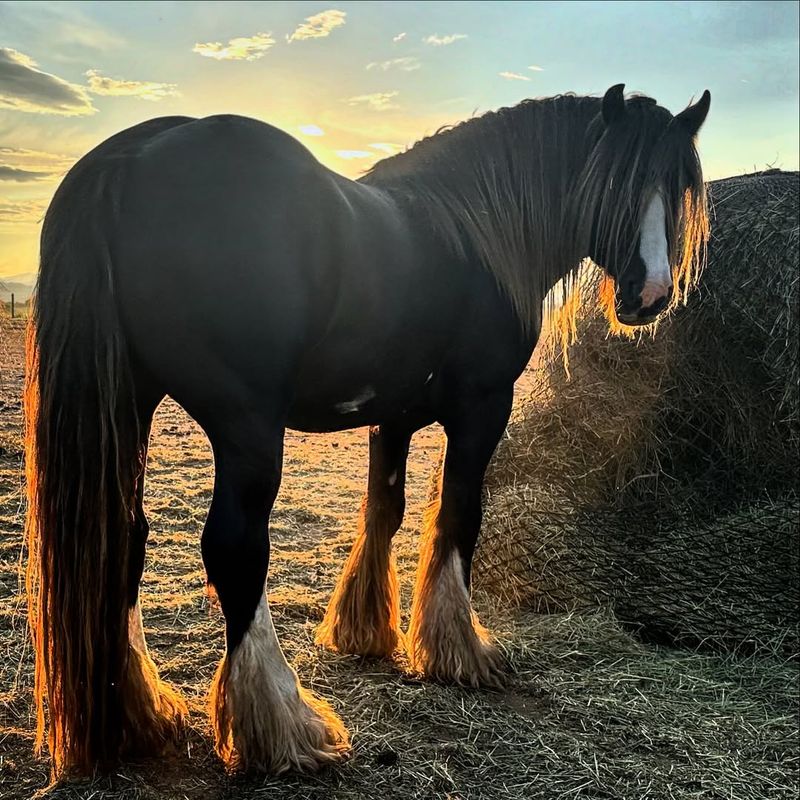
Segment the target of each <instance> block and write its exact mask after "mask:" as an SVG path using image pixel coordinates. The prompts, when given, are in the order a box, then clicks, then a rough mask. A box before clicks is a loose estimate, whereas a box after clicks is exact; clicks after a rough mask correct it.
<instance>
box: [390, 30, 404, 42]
mask: <svg viewBox="0 0 800 800" xmlns="http://www.w3.org/2000/svg"><path fill="white" fill-rule="evenodd" d="M405 38H406V33H405V31H403V33H398V34H397V36H393V37H392V41H393V42H402V41H403V39H405Z"/></svg>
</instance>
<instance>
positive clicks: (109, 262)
mask: <svg viewBox="0 0 800 800" xmlns="http://www.w3.org/2000/svg"><path fill="white" fill-rule="evenodd" d="M709 101H710V97H709V94H708V92H705V93H704V94H703V96H702V98H701V99H700V100H699V101H698V102H697V103H696V104H694V105H690V106H689V107H688V108H686V109H685V110H684V111H682V112H681V113H680V114H678V115H677V116H674V117H673V116H672V114H670V112H669V111H667V110H666V109H664V108H662V107H660V106H658V105H657V104H656V102H655V101H654V100H652V99H650V98H648V97H642V96H631V97H629V98H627V99H626V98H625V97H624V95H623V86H622V85H617V86H613V87H612V88H611V89H609V90H608V92H606V94H605V96H604V97H603V98H595V97H575V96H571V95H565V96H559V97H552V98H547V99H539V100H527V101H524V102H522V103H520V104H519V105H517V106H515V107H513V108H504V109H501V110H500V111H497V112H494V113H487V114H485V115H484V116H482V117H480V118H476V119H471V120H469V121H467V122H464V123H462V124H459V125H456V126H455V127H453V128H450V129H448V130H444V131H441V132H439V133H437V134H436V135H434V136H431V137H430V138H427V139H425V140H423V141H421V142H420V143H418V144H417V145H415V146H414V147H412V148H411V149H410V150H409V151H408V152H406V153H402V154H400V155H396V156H393V157H391V158H387V159H385V160H384V161H381V162H380V163H378V164H377V165H376V166H375V167H374V168H373V169H372V170H371V171H370V172H369V174H367V175H366V176H365V177H364V178H362V179H361V180H359V181H352V180H348V179H347V178H343V177H342V176H340V175H337V174H336V173H334V172H331V171H330V170H328V169H326V168H325V167H323V166H322V165H321V164H319V163H318V162H317V161H316V160H315V159H314V157H313V156H312V155H311V154H310V153H309V151H308V150H306V148H305V147H303V146H302V145H301V144H300V143H298V142H297V141H296V140H295V139H293V138H292V137H291V136H288V135H287V134H286V133H284V132H282V131H280V130H277V129H276V128H274V127H271V126H270V125H266V124H264V123H262V122H258V121H256V120H252V119H246V118H242V117H237V116H225V115H223V116H214V117H208V118H205V119H191V118H188V117H167V118H162V119H154V120H150V121H149V122H144V123H142V124H140V125H136V126H134V127H132V128H130V129H128V130H126V131H123V132H122V133H119V134H117V135H116V136H112V137H111V138H110V139H108V140H107V141H105V142H103V143H102V144H101V145H99V146H98V147H97V148H95V149H94V150H92V152H90V153H89V154H88V155H86V156H85V157H84V158H82V159H81V160H80V161H79V162H78V163H77V164H76V165H75V166H74V167H73V168H72V169H71V170H70V171H69V173H68V174H67V176H66V177H65V178H64V180H63V182H62V183H61V186H60V187H59V189H58V191H57V192H56V194H55V197H54V198H53V201H52V203H51V204H50V208H49V210H48V212H47V215H46V218H45V221H44V228H43V230H42V240H41V269H40V275H39V283H38V294H37V298H36V303H35V311H34V313H33V316H32V319H31V323H30V328H29V341H28V363H27V366H28V381H27V386H26V414H27V425H28V432H27V470H28V491H29V507H28V509H29V510H28V522H27V529H28V540H29V545H30V558H29V567H28V589H29V595H30V600H31V622H32V626H31V627H32V630H33V631H34V641H35V650H36V697H37V702H38V708H39V715H38V742H39V745H40V746H41V744H42V743H43V742H44V741H45V739H46V740H47V743H48V745H49V749H50V752H51V754H52V758H53V771H54V774H55V775H62V774H64V772H65V771H67V770H69V771H72V772H84V773H85V772H89V771H91V770H93V769H94V768H96V767H98V766H99V767H107V766H109V765H111V764H113V762H114V760H115V759H116V758H117V757H118V756H119V755H120V754H121V753H124V752H137V753H148V752H153V751H157V750H159V749H160V748H161V747H162V745H164V744H165V742H167V741H168V740H170V739H171V738H172V737H173V736H174V735H175V734H176V733H177V731H178V729H179V728H180V725H181V722H182V720H183V718H184V715H185V713H186V706H185V704H184V702H183V700H182V699H181V698H180V696H179V695H178V693H177V692H175V691H174V690H173V689H170V688H169V687H168V686H166V685H165V684H164V683H163V682H162V681H161V680H160V679H159V677H158V672H157V670H156V667H155V664H154V663H153V661H152V659H151V658H150V656H149V654H148V651H147V646H146V644H145V641H144V634H143V629H142V625H141V616H140V611H139V603H138V587H139V581H140V578H141V575H142V570H143V564H144V556H145V543H146V540H147V534H148V526H147V520H146V518H145V514H144V510H143V508H142V484H143V480H144V473H145V462H146V456H147V445H148V434H149V430H150V424H151V418H152V416H153V412H154V410H155V408H156V406H157V405H158V404H159V402H160V401H161V400H162V398H163V397H165V396H166V395H169V396H171V397H173V398H174V399H175V400H176V401H177V402H178V403H180V404H181V406H183V407H184V408H185V409H186V411H187V412H188V413H189V414H190V415H191V416H192V417H193V418H194V419H195V420H197V422H198V423H199V424H200V425H201V426H202V427H203V430H204V431H205V432H206V434H207V435H208V437H209V439H210V441H211V444H212V446H213V451H214V460H215V470H216V475H215V483H214V498H213V501H212V503H211V508H210V511H209V514H208V520H207V522H206V525H205V528H204V531H203V537H202V553H203V561H204V563H205V567H206V571H207V575H208V581H209V583H210V585H211V586H212V587H213V588H214V590H216V593H217V595H218V596H219V600H220V602H221V605H222V610H223V612H224V614H225V624H226V635H227V646H226V652H225V656H224V658H223V659H222V662H221V664H220V666H219V669H218V671H217V674H216V677H215V679H214V682H213V686H212V690H211V715H212V718H213V722H214V728H215V733H216V746H217V751H218V752H219V754H220V756H221V757H222V758H223V759H224V760H225V761H226V762H227V763H228V764H230V765H235V766H238V767H241V768H253V769H258V770H265V771H269V772H282V771H284V770H288V769H304V770H313V769H316V768H318V767H320V766H322V765H324V764H326V763H329V762H332V761H335V760H337V759H338V758H340V757H341V756H342V754H343V753H344V751H345V750H346V748H347V733H346V731H345V729H344V727H343V725H342V723H341V722H340V720H339V719H338V718H337V717H336V715H335V714H334V713H333V711H332V710H331V709H330V707H329V706H328V705H327V704H326V703H325V701H323V700H321V699H319V698H317V697H315V696H314V695H313V694H311V693H310V692H308V691H306V690H304V689H303V688H302V687H301V686H300V685H299V682H298V680H297V676H296V674H295V672H294V671H293V670H292V668H291V667H290V666H289V665H288V664H287V662H286V660H285V658H284V656H283V653H282V652H281V649H280V646H279V644H278V641H277V639H276V636H275V630H274V628H273V625H272V620H271V618H270V611H269V606H268V603H267V595H266V578H267V568H268V564H269V538H268V534H267V526H268V521H269V515H270V510H271V508H272V504H273V501H274V500H275V496H276V494H277V492H278V486H279V484H280V480H281V465H282V456H283V438H284V431H285V430H286V428H287V427H288V428H295V429H299V430H303V431H336V430H342V429H345V428H354V427H358V426H365V425H369V426H372V427H371V429H370V439H369V444H370V465H369V485H368V489H367V497H366V501H365V503H364V507H363V514H362V521H361V527H360V530H359V534H358V537H357V540H356V543H355V545H354V547H353V551H352V553H351V555H350V558H349V560H348V562H347V565H346V567H345V570H344V574H343V575H342V577H341V579H340V582H339V584H338V586H337V588H336V591H335V593H334V595H333V599H332V601H331V604H330V607H329V608H328V611H327V614H326V616H325V620H324V622H323V623H322V625H321V627H320V630H319V636H318V640H319V641H320V642H322V643H324V644H326V645H328V646H331V647H335V648H337V649H338V650H340V651H343V652H348V653H362V654H369V655H377V656H389V655H390V654H391V653H392V652H393V650H395V648H396V647H398V646H400V645H401V644H405V645H406V646H407V649H408V656H409V658H410V661H411V663H412V665H413V666H414V668H415V669H416V670H417V671H418V672H420V673H422V674H424V675H427V676H430V677H431V678H434V679H436V680H439V681H445V682H453V683H458V684H463V685H469V686H475V687H479V686H494V685H497V683H498V681H499V677H500V674H501V664H500V660H499V659H498V656H497V651H496V649H495V648H494V647H493V645H492V642H491V639H490V637H489V635H488V633H487V632H486V631H485V630H484V629H483V628H482V627H481V626H480V624H479V623H478V621H477V619H476V616H475V613H474V612H473V610H472V608H471V606H470V597H469V584H470V562H471V559H472V554H473V550H474V547H475V542H476V539H477V536H478V531H479V528H480V523H481V484H482V481H483V476H484V470H485V468H486V466H487V462H488V461H489V458H490V457H491V455H492V452H493V450H494V448H495V445H496V444H497V441H498V440H499V438H500V436H501V434H502V432H503V429H504V427H505V425H506V422H507V419H508V416H509V411H510V408H511V396H512V387H513V385H514V381H515V380H516V379H517V377H518V376H519V375H520V373H521V372H522V370H523V368H524V367H525V365H526V364H527V362H528V360H529V358H530V356H531V353H532V351H533V348H534V346H535V344H536V340H537V337H538V335H539V332H540V328H541V325H542V316H543V313H544V312H543V300H544V298H545V295H546V294H547V293H548V291H549V290H550V289H551V287H553V285H554V284H556V283H557V282H558V281H560V280H566V281H567V282H569V279H570V276H574V275H575V271H576V268H577V267H578V265H579V264H580V262H581V260H582V259H584V258H585V257H591V258H592V259H593V260H594V261H595V262H597V263H598V264H600V265H602V266H603V267H604V269H605V270H606V272H607V274H608V276H610V279H611V280H612V281H613V283H612V284H611V285H612V286H613V287H615V288H614V292H615V303H612V305H616V314H617V315H618V318H619V319H620V320H621V321H622V322H624V323H626V324H628V325H639V324H645V323H649V322H651V321H652V320H654V319H655V318H656V317H657V316H658V315H659V313H660V312H661V311H662V310H663V309H665V308H667V307H668V306H669V305H670V304H671V303H673V302H675V301H676V300H677V299H679V298H682V297H683V295H684V293H685V291H686V289H687V287H688V285H689V283H691V281H692V279H693V275H694V272H695V271H696V269H697V266H698V263H699V259H700V258H701V255H700V253H701V249H702V244H703V241H704V239H705V235H706V206H705V197H704V189H703V180H702V177H701V169H700V164H699V161H698V156H697V152H696V150H695V146H694V137H695V134H696V133H697V131H698V130H699V128H700V126H701V125H702V123H703V121H704V119H705V117H706V114H707V112H708V107H709ZM221 276H224V283H225V285H226V286H227V287H231V288H230V289H229V291H228V293H227V297H226V303H225V304H223V305H220V303H219V285H220V277H221ZM613 313H614V312H613V310H612V315H613ZM434 421H437V422H439V423H441V424H442V425H443V426H444V430H445V433H446V435H447V452H446V457H445V462H444V470H443V474H442V478H441V489H440V493H439V497H438V499H437V501H436V502H435V504H434V506H433V507H432V508H431V509H430V512H429V514H428V516H427V525H426V528H427V530H426V533H425V540H424V545H423V547H422V552H421V556H420V566H419V576H418V580H417V584H416V592H415V599H414V603H413V612H412V617H411V625H410V630H409V631H408V633H407V635H406V636H405V637H401V634H400V631H399V629H398V593H397V584H396V578H395V574H394V570H393V566H392V560H391V556H390V548H391V540H392V536H393V534H394V533H395V531H396V530H397V529H398V527H399V525H400V521H401V518H402V516H403V508H404V484H405V464H406V455H407V453H408V446H409V440H410V438H411V436H412V434H413V433H414V432H415V431H416V430H418V429H419V428H420V427H422V426H424V425H428V424H429V423H432V422H434ZM46 719H47V721H46Z"/></svg>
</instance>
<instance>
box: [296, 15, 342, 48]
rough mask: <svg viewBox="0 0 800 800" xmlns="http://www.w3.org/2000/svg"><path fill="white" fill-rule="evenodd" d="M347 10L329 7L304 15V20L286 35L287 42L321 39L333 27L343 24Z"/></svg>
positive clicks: (328, 33) (327, 34)
mask: <svg viewBox="0 0 800 800" xmlns="http://www.w3.org/2000/svg"><path fill="white" fill-rule="evenodd" d="M346 16H347V12H345V11H339V10H338V9H336V8H329V9H328V10H327V11H320V12H319V14H314V15H313V16H311V17H306V19H305V22H301V23H300V24H299V25H298V26H297V28H296V29H295V31H294V33H291V34H290V35H289V36H287V37H286V41H287V42H300V41H302V40H303V39H322V38H323V37H325V36H330V33H331V31H332V30H333V29H334V28H338V27H339V26H341V25H344V20H345V17H346Z"/></svg>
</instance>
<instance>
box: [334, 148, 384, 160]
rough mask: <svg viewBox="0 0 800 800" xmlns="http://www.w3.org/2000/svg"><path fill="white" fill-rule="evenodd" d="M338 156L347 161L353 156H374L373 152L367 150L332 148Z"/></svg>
mask: <svg viewBox="0 0 800 800" xmlns="http://www.w3.org/2000/svg"><path fill="white" fill-rule="evenodd" d="M334 152H335V153H336V155H337V156H339V158H344V159H346V160H348V161H350V160H352V159H354V158H374V157H375V153H370V152H369V150H334Z"/></svg>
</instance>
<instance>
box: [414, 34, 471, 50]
mask: <svg viewBox="0 0 800 800" xmlns="http://www.w3.org/2000/svg"><path fill="white" fill-rule="evenodd" d="M466 38H467V34H466V33H448V34H447V35H446V36H439V34H438V33H434V34H432V35H431V36H426V37H425V38H424V39H423V40H422V41H423V42H425V44H432V45H435V46H436V47H442V46H444V45H448V44H453V42H457V41H458V40H459V39H466Z"/></svg>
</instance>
